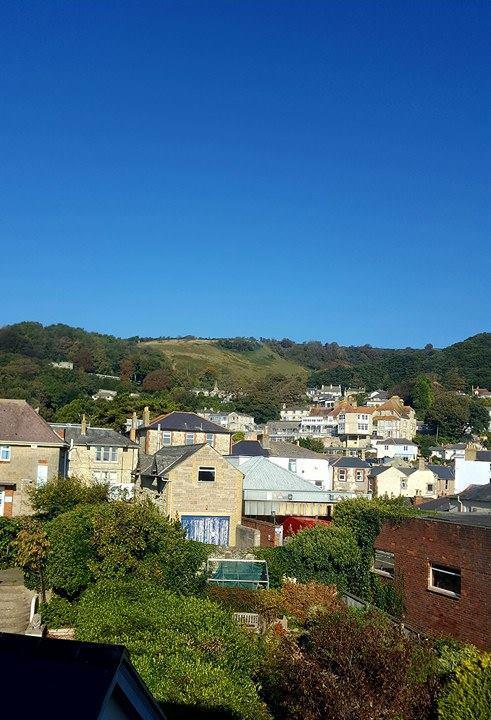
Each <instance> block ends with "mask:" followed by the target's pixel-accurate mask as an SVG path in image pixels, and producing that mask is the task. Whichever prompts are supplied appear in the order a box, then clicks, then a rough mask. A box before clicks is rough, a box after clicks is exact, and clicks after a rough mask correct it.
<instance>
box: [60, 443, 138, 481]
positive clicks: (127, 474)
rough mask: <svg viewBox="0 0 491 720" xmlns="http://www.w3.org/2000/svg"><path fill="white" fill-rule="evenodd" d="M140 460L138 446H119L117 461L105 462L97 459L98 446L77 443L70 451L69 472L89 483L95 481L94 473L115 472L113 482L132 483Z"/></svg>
mask: <svg viewBox="0 0 491 720" xmlns="http://www.w3.org/2000/svg"><path fill="white" fill-rule="evenodd" d="M137 461H138V449H137V448H118V449H117V460H116V461H115V462H111V461H109V462H104V461H101V460H97V459H96V447H95V445H94V446H89V447H86V446H85V445H75V446H74V447H73V448H71V449H70V451H69V462H68V473H69V475H71V476H72V477H78V478H80V479H81V480H85V482H87V483H92V482H94V479H93V475H92V473H94V472H101V471H102V472H113V473H116V477H115V479H114V480H111V482H117V483H130V482H132V480H133V477H132V475H131V472H132V470H134V468H135V467H136V464H137Z"/></svg>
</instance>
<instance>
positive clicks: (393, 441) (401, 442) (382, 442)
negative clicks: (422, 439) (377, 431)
mask: <svg viewBox="0 0 491 720" xmlns="http://www.w3.org/2000/svg"><path fill="white" fill-rule="evenodd" d="M381 419H382V420H383V418H381ZM377 445H413V446H414V447H417V446H416V443H415V442H413V441H412V440H406V439H405V438H386V439H385V440H379V441H378V442H377Z"/></svg>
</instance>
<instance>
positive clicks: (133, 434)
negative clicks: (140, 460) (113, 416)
mask: <svg viewBox="0 0 491 720" xmlns="http://www.w3.org/2000/svg"><path fill="white" fill-rule="evenodd" d="M130 440H131V441H132V442H136V412H134V413H133V417H132V418H131V429H130Z"/></svg>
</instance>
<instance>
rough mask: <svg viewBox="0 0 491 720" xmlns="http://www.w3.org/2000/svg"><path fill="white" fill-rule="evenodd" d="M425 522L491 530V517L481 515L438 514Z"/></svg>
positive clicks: (425, 518) (426, 518) (427, 518)
mask: <svg viewBox="0 0 491 720" xmlns="http://www.w3.org/2000/svg"><path fill="white" fill-rule="evenodd" d="M423 520H431V521H432V522H447V523H452V524H454V525H467V526H470V527H482V528H486V529H487V530H491V515H484V514H483V515H481V514H479V513H470V512H469V513H467V512H464V513H447V512H443V513H438V515H432V516H428V517H425V516H423Z"/></svg>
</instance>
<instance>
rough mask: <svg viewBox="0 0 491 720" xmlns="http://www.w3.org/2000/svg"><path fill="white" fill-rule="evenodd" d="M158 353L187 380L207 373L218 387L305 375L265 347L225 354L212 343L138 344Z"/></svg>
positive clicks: (169, 341)
mask: <svg viewBox="0 0 491 720" xmlns="http://www.w3.org/2000/svg"><path fill="white" fill-rule="evenodd" d="M142 345H143V346H147V347H149V348H151V349H152V350H158V351H160V352H162V353H163V354H164V355H165V356H166V357H167V359H168V360H169V361H170V362H171V364H172V366H173V368H174V369H175V370H177V371H180V372H181V373H184V375H187V376H188V377H189V378H198V377H200V376H202V375H203V374H204V373H206V372H207V371H208V372H209V373H210V374H211V375H213V376H214V377H216V379H217V381H218V384H219V385H220V386H224V387H226V386H228V385H231V384H232V385H237V384H242V383H244V382H247V381H252V380H257V379H258V378H263V377H266V376H267V375H286V376H300V377H301V378H302V379H304V380H305V381H307V378H308V374H309V373H308V371H307V370H306V368H304V367H302V365H300V364H299V363H298V362H296V361H294V360H290V359H288V358H283V357H281V356H280V355H278V353H277V352H275V351H274V350H272V349H271V348H270V347H269V346H268V345H265V344H260V343H256V344H255V345H256V347H254V349H252V350H245V351H239V350H229V349H225V348H222V347H219V345H218V344H217V342H215V341H212V340H201V339H196V340H175V339H174V340H156V341H150V342H146V343H142V344H140V347H141V346H142Z"/></svg>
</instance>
